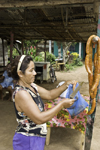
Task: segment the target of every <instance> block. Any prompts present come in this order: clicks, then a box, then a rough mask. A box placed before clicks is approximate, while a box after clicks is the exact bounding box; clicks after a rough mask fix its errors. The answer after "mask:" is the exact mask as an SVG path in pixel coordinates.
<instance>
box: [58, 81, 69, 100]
mask: <svg viewBox="0 0 100 150" xmlns="http://www.w3.org/2000/svg"><path fill="white" fill-rule="evenodd" d="M64 83H65V81H62V82H60V83H59V84H58V85H57V88H58V87H59V86H61V85H63V84H64ZM67 90H68V89H66V90H65V91H64V92H63V93H61V95H60V97H66V93H67Z"/></svg>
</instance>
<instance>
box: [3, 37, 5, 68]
mask: <svg viewBox="0 0 100 150" xmlns="http://www.w3.org/2000/svg"><path fill="white" fill-rule="evenodd" d="M2 53H3V66H5V50H4V39H2Z"/></svg>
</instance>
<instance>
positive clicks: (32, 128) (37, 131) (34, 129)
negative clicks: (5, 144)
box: [12, 83, 47, 137]
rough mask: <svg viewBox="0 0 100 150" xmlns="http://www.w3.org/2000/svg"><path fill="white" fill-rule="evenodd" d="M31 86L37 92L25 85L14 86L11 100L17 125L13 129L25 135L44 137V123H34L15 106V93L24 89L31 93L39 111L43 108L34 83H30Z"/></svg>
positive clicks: (45, 129)
mask: <svg viewBox="0 0 100 150" xmlns="http://www.w3.org/2000/svg"><path fill="white" fill-rule="evenodd" d="M31 87H32V88H34V90H35V91H36V93H37V94H35V93H34V92H33V91H31V90H30V89H29V88H27V87H22V86H20V85H16V86H15V91H14V93H13V96H12V98H13V102H14V107H15V113H16V120H17V122H18V126H17V129H16V130H15V132H17V133H21V134H23V135H26V136H40V137H46V134H47V127H46V123H44V124H40V125H37V124H35V123H34V122H33V121H32V120H31V119H30V118H29V117H27V116H26V115H25V113H24V112H19V111H17V109H16V106H15V94H16V93H17V92H18V91H20V90H25V91H27V92H28V93H29V94H30V95H31V97H32V99H33V100H34V102H35V103H36V104H37V106H38V108H39V110H40V111H41V112H42V111H43V110H44V104H43V102H42V99H41V97H40V96H39V93H38V90H37V87H36V84H34V83H32V84H31ZM33 109H34V108H33Z"/></svg>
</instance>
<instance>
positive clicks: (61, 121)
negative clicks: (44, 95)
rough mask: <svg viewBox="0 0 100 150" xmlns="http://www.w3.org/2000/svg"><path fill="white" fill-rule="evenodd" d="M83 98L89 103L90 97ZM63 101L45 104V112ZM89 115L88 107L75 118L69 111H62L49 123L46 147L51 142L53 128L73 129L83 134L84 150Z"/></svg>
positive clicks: (81, 149)
mask: <svg viewBox="0 0 100 150" xmlns="http://www.w3.org/2000/svg"><path fill="white" fill-rule="evenodd" d="M82 97H83V98H84V99H85V100H86V101H87V102H88V103H89V96H83V95H82ZM61 100H62V98H60V97H59V98H57V99H55V100H51V101H48V102H47V103H45V110H48V109H51V108H53V107H54V106H55V105H57V103H59V102H60V101H61ZM87 113H88V107H87V108H86V109H85V110H84V111H83V112H81V113H80V114H78V115H77V116H75V117H74V118H71V116H70V114H69V112H68V110H67V109H62V110H61V111H60V112H59V113H58V114H56V115H55V116H54V117H53V118H52V119H51V120H50V121H48V122H47V130H48V132H47V136H46V145H49V142H50V132H51V127H63V128H71V129H75V130H79V131H80V132H81V133H82V136H81V144H80V150H83V147H84V139H85V132H86V123H87Z"/></svg>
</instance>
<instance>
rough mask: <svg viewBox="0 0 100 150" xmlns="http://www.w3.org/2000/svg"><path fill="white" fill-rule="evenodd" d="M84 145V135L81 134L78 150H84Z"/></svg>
mask: <svg viewBox="0 0 100 150" xmlns="http://www.w3.org/2000/svg"><path fill="white" fill-rule="evenodd" d="M84 144H85V135H84V134H83V133H81V143H80V149H79V150H84Z"/></svg>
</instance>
